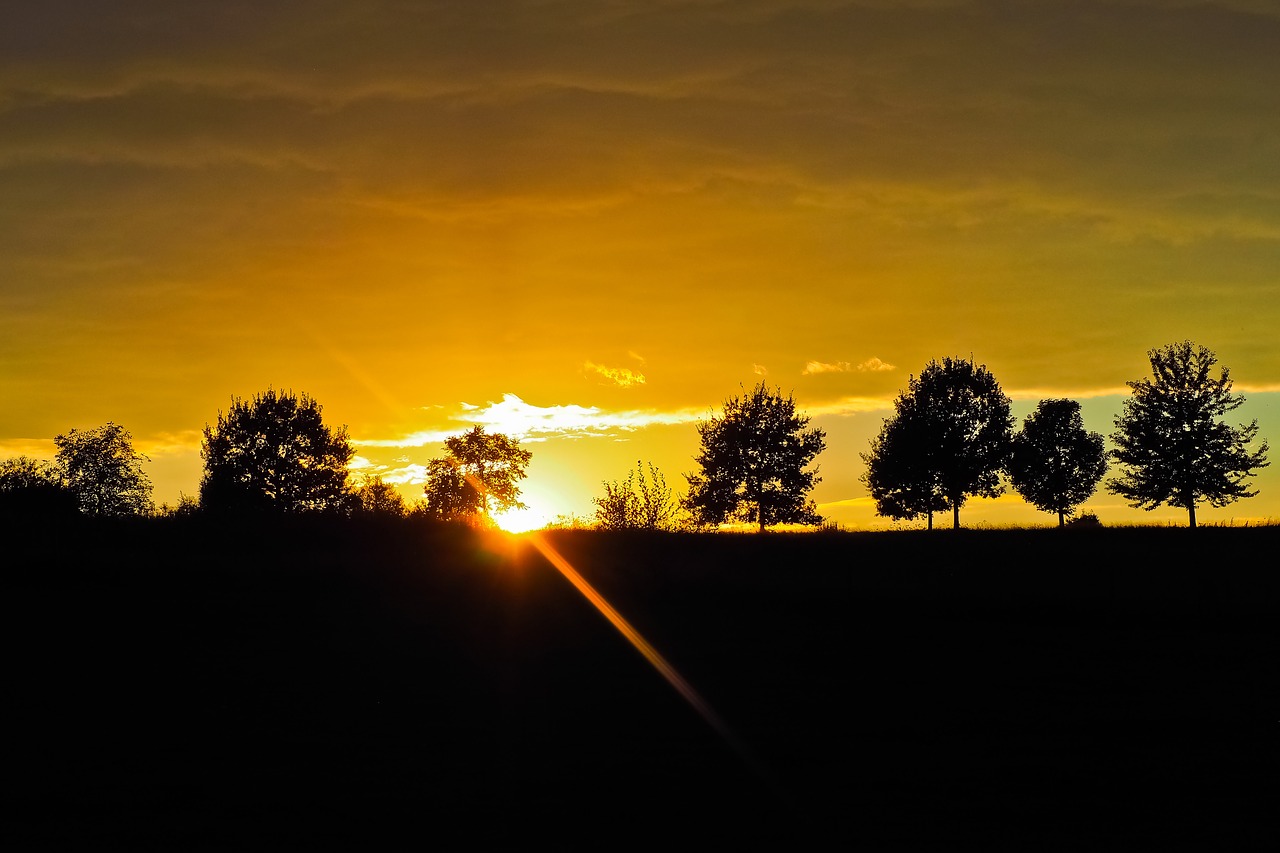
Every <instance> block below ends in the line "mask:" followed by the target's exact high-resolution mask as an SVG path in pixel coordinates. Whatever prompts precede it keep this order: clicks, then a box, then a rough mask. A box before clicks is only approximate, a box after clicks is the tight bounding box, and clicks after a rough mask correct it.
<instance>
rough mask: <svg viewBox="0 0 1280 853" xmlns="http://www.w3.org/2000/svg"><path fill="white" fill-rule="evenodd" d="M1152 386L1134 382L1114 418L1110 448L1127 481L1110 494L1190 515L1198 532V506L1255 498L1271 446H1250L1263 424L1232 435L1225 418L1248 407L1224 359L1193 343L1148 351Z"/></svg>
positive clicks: (1144, 506) (1118, 481) (1115, 482)
mask: <svg viewBox="0 0 1280 853" xmlns="http://www.w3.org/2000/svg"><path fill="white" fill-rule="evenodd" d="M1147 357H1148V359H1149V360H1150V362H1151V372H1152V378H1151V379H1148V378H1145V377H1144V378H1142V379H1139V380H1137V381H1134V382H1129V383H1128V385H1129V388H1130V389H1131V390H1132V391H1133V394H1132V396H1130V397H1129V399H1128V400H1125V402H1124V409H1123V411H1122V412H1121V414H1120V416H1119V417H1117V418H1116V420H1115V425H1116V431H1115V432H1114V433H1112V435H1111V441H1112V442H1113V443H1114V444H1115V445H1116V449H1115V451H1114V452H1113V455H1114V457H1115V459H1116V461H1117V462H1119V463H1120V464H1121V465H1122V466H1124V467H1123V473H1122V474H1121V475H1120V476H1119V477H1117V478H1116V479H1114V480H1112V481H1110V482H1109V483H1108V484H1107V488H1108V489H1110V490H1111V491H1112V492H1114V493H1115V494H1117V495H1120V496H1121V497H1123V498H1125V499H1126V500H1128V501H1129V502H1130V505H1131V506H1134V507H1139V508H1141V509H1145V510H1152V509H1155V508H1156V507H1158V506H1160V505H1162V504H1167V505H1169V506H1176V507H1182V508H1183V509H1185V510H1186V511H1187V516H1188V520H1189V525H1190V526H1191V527H1195V526H1196V504H1197V503H1199V502H1200V501H1204V502H1206V503H1208V504H1209V505H1210V506H1214V507H1222V506H1226V505H1227V504H1229V503H1232V502H1234V501H1237V500H1239V499H1241V498H1251V497H1253V496H1254V495H1256V494H1257V492H1256V491H1251V490H1250V489H1249V488H1248V485H1247V484H1246V482H1245V481H1246V479H1247V478H1249V477H1252V476H1254V474H1255V473H1256V472H1257V470H1258V469H1259V468H1264V467H1266V466H1267V465H1268V464H1269V463H1268V462H1267V458H1266V454H1267V450H1268V447H1267V442H1266V441H1263V442H1261V444H1259V445H1258V447H1257V449H1256V450H1251V449H1250V445H1251V444H1252V443H1253V441H1254V439H1255V438H1256V437H1257V434H1258V422H1257V421H1256V420H1255V421H1253V422H1252V423H1250V424H1248V425H1241V426H1239V427H1232V426H1229V425H1228V424H1226V423H1223V422H1222V418H1223V416H1224V415H1226V413H1227V412H1230V411H1233V410H1235V409H1237V408H1239V406H1240V405H1241V404H1242V403H1244V397H1243V396H1242V395H1238V394H1232V393H1231V377H1230V372H1229V371H1228V370H1227V368H1225V367H1222V368H1220V369H1219V371H1218V375H1217V376H1214V375H1213V367H1214V365H1216V364H1217V363H1218V358H1217V356H1216V355H1214V354H1213V352H1211V351H1210V350H1209V349H1207V348H1206V347H1203V346H1197V345H1195V344H1193V343H1191V342H1190V341H1182V342H1181V343H1176V344H1169V345H1168V346H1165V347H1161V348H1158V349H1153V350H1150V351H1149V352H1148V353H1147Z"/></svg>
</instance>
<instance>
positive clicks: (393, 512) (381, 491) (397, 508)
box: [355, 475, 409, 518]
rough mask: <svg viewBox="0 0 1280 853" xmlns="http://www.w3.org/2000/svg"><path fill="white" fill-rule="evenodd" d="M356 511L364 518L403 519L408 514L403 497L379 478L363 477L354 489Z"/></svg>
mask: <svg viewBox="0 0 1280 853" xmlns="http://www.w3.org/2000/svg"><path fill="white" fill-rule="evenodd" d="M355 497H356V511H357V512H359V513H360V514H362V515H366V516H381V517H385V518H404V517H405V516H406V515H408V514H409V508H408V507H407V506H406V505H405V502H404V497H403V496H402V495H401V494H400V492H399V491H397V490H396V487H395V486H393V485H392V484H390V483H388V482H386V481H385V480H383V479H382V478H381V477H378V476H369V475H365V476H364V477H363V478H362V479H361V482H360V485H359V487H358V488H357V489H356V494H355Z"/></svg>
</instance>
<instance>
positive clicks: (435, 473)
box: [423, 426, 533, 526]
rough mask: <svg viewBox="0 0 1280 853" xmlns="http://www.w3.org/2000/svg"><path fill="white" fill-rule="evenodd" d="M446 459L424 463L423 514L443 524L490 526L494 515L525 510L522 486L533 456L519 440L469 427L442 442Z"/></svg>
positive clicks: (480, 427) (479, 427)
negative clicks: (474, 522) (464, 522)
mask: <svg viewBox="0 0 1280 853" xmlns="http://www.w3.org/2000/svg"><path fill="white" fill-rule="evenodd" d="M444 446H445V449H446V450H448V451H449V455H448V456H445V457H442V458H438V459H432V460H431V461H430V462H429V463H427V483H426V486H425V487H424V488H423V491H424V493H425V494H426V500H427V513H428V515H430V516H431V517H433V518H437V519H439V520H443V521H457V520H468V519H475V520H478V521H480V522H481V523H483V524H485V525H486V526H487V525H490V524H492V522H493V520H492V512H493V510H494V509H496V510H497V511H499V512H503V511H506V510H509V509H524V506H525V505H524V504H522V503H521V502H520V487H519V485H517V484H518V483H519V482H520V481H521V480H523V479H524V478H525V470H524V469H525V468H526V467H527V466H528V464H529V460H530V459H532V458H533V454H532V453H531V452H530V451H528V450H524V449H522V448H521V447H520V442H519V440H518V439H512V438H508V437H507V436H505V435H503V434H502V433H487V432H485V431H484V427H482V426H476V427H472V428H471V429H470V430H468V431H467V432H465V433H462V434H461V435H455V436H452V437H451V438H447V439H445V442H444Z"/></svg>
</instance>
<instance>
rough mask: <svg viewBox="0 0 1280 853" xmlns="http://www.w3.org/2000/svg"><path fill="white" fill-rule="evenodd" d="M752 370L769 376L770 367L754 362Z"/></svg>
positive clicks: (756, 373) (758, 374) (760, 374)
mask: <svg viewBox="0 0 1280 853" xmlns="http://www.w3.org/2000/svg"><path fill="white" fill-rule="evenodd" d="M751 372H752V373H754V374H755V375H756V376H768V375H769V368H767V367H765V366H764V365H763V364H753V365H751Z"/></svg>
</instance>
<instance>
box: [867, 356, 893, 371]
mask: <svg viewBox="0 0 1280 853" xmlns="http://www.w3.org/2000/svg"><path fill="white" fill-rule="evenodd" d="M897 369H898V368H897V367H896V366H895V365H892V364H886V363H885V362H883V361H881V360H880V359H878V358H875V357H872V358H869V359H867V360H866V361H864V362H862V363H861V364H859V365H858V372H859V373H887V372H889V371H891V370H897Z"/></svg>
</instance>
